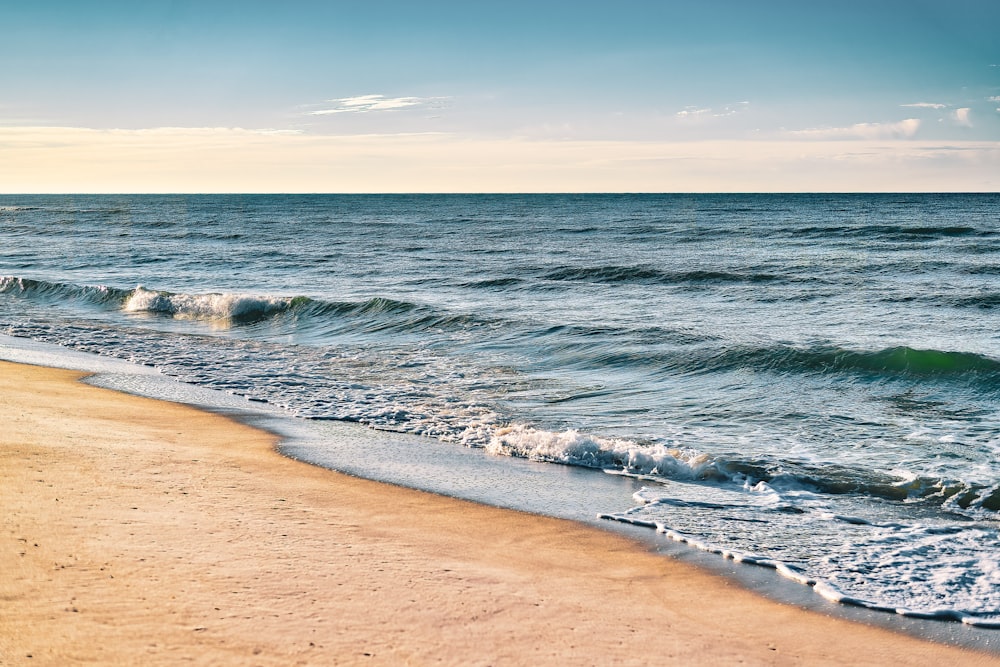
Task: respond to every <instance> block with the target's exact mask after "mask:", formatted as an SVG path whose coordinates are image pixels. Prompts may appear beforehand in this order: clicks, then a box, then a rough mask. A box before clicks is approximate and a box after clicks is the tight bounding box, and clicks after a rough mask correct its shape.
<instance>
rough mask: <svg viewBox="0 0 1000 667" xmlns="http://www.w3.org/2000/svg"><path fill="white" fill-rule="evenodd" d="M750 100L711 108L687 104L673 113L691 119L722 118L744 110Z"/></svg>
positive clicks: (678, 116)
mask: <svg viewBox="0 0 1000 667" xmlns="http://www.w3.org/2000/svg"><path fill="white" fill-rule="evenodd" d="M749 105H750V102H746V101H744V102H736V103H734V104H726V105H724V106H722V107H718V108H712V107H697V106H687V107H684V108H683V109H681V110H680V111H678V112H677V113H675V114H674V116H676V117H677V118H680V119H683V120H692V119H696V118H723V117H725V116H733V115H735V114H738V113H740V112H741V111H744V110H745V109H746V108H747V107H748V106H749Z"/></svg>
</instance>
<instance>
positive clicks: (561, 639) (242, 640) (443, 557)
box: [0, 362, 1000, 665]
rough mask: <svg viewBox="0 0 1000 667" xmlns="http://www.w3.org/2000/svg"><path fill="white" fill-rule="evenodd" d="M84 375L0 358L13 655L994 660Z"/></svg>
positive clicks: (3, 587)
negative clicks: (327, 455) (285, 450)
mask: <svg viewBox="0 0 1000 667" xmlns="http://www.w3.org/2000/svg"><path fill="white" fill-rule="evenodd" d="M80 376H81V374H80V373H77V372H70V371H64V370H55V369H48V368H39V367H31V366H24V365H17V364H10V363H5V362H0V414H2V415H3V418H2V430H0V480H2V484H0V507H2V519H3V528H2V533H0V544H2V549H0V664H3V665H22V664H25V665H26V664H31V665H65V664H79V663H87V662H90V663H94V664H102V665H117V664H134V665H157V664H164V665H176V664H184V663H189V662H190V663H193V664H205V665H208V664H220V665H236V664H239V665H251V664H253V665H296V664H316V665H323V664H391V665H397V664H415V665H422V664H455V665H479V664H481V665H489V664H532V665H534V664H577V665H586V664H595V665H597V664H685V665H691V664H712V665H736V664H749V665H765V664H767V665H770V664H775V665H823V664H836V665H847V664H851V665H891V664H906V665H932V664H933V665H941V664H950V665H980V664H983V665H985V664H1000V660H997V659H996V658H995V657H992V656H987V655H982V654H978V653H973V652H969V651H965V650H962V649H957V648H953V647H948V646H943V645H938V644H933V643H929V642H924V641H920V640H917V639H913V638H910V637H906V636H903V635H896V634H893V633H890V632H887V631H885V630H881V629H877V628H872V627H867V626H864V625H860V624H856V623H851V622H848V621H843V620H839V619H835V618H831V617H827V616H823V615H821V614H817V613H812V612H807V611H803V610H800V609H797V608H794V607H792V606H788V605H783V604H779V603H776V602H772V601H770V600H767V599H763V598H761V597H759V596H757V595H755V594H752V593H750V592H747V591H744V590H742V589H741V588H739V587H738V586H737V585H735V584H733V583H731V582H729V581H726V580H724V579H721V578H718V577H715V576H712V575H710V574H707V573H704V572H702V571H700V570H698V569H697V568H695V567H693V566H690V565H688V564H684V563H679V562H675V561H672V560H670V559H668V558H665V557H662V556H657V555H654V554H650V553H647V552H646V551H645V550H644V549H643V547H641V546H640V545H638V544H634V543H633V542H631V541H629V540H628V539H626V538H624V537H621V536H618V535H615V534H612V533H605V532H602V531H600V530H596V529H593V528H588V527H584V526H580V525H577V524H574V523H571V522H567V521H562V520H556V519H548V518H544V517H537V516H531V515H526V514H521V513H517V512H513V511H508V510H500V509H495V508H491V507H486V506H481V505H476V504H473V503H469V502H464V501H460V500H454V499H450V498H444V497H440V496H435V495H432V494H428V493H422V492H418V491H412V490H407V489H401V488H396V487H392V486H388V485H384V484H379V483H375V482H369V481H365V480H359V479H355V478H351V477H347V476H344V475H340V474H337V473H333V472H330V471H327V470H323V469H320V468H316V467H313V466H309V465H306V464H303V463H299V462H296V461H293V460H290V459H287V458H284V457H282V456H280V455H279V454H277V453H276V452H275V451H274V449H273V447H274V445H275V438H274V437H273V436H272V435H270V434H267V433H264V432H261V431H259V430H256V429H253V428H251V427H248V426H245V425H242V424H240V423H237V422H235V421H233V420H230V419H228V418H226V417H224V416H220V415H215V414H210V413H207V412H202V411H199V410H196V409H194V408H190V407H186V406H181V405H175V404H170V403H164V402H157V401H153V400H149V399H144V398H139V397H134V396H129V395H124V394H119V393H115V392H112V391H108V390H104V389H98V388H95V387H91V386H88V385H84V384H81V383H79V382H77V381H76V380H77V379H78V378H79V377H80ZM650 619H655V620H656V622H655V623H650V622H649V621H650ZM654 626H655V627H659V628H662V629H663V630H662V631H661V632H658V633H655V634H653V633H650V632H648V631H646V630H640V629H639V628H650V627H654Z"/></svg>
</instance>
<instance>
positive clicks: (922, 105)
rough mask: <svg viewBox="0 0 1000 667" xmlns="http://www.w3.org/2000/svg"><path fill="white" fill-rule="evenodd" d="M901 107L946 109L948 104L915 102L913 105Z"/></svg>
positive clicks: (902, 105)
mask: <svg viewBox="0 0 1000 667" xmlns="http://www.w3.org/2000/svg"><path fill="white" fill-rule="evenodd" d="M899 106H901V107H913V108H915V109H945V108H947V106H948V105H947V104H941V103H940V102H914V103H912V104H900V105H899Z"/></svg>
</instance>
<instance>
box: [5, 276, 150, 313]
mask: <svg viewBox="0 0 1000 667" xmlns="http://www.w3.org/2000/svg"><path fill="white" fill-rule="evenodd" d="M0 294H12V295H14V296H18V297H21V298H26V299H31V300H33V301H42V302H47V303H57V302H61V301H74V302H83V303H89V304H93V305H100V306H106V305H109V304H112V305H113V304H119V303H121V302H122V301H123V300H124V299H125V298H127V296H128V295H129V294H130V292H128V291H126V290H120V289H116V288H113V287H107V286H105V285H74V284H72V283H59V282H49V281H46V280H34V279H32V278H19V277H17V276H3V277H0Z"/></svg>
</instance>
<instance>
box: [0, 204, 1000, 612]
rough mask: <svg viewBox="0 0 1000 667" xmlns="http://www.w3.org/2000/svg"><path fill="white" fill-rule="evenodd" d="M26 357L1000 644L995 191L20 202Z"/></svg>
mask: <svg viewBox="0 0 1000 667" xmlns="http://www.w3.org/2000/svg"><path fill="white" fill-rule="evenodd" d="M0 334H4V335H5V336H8V337H11V338H10V339H9V340H11V341H15V342H14V346H15V347H16V346H17V345H19V344H21V343H23V345H24V346H25V347H26V348H30V346H31V345H32V344H36V343H50V344H55V345H58V346H60V347H61V348H64V349H66V350H67V351H69V350H73V351H83V352H88V353H95V354H97V355H101V356H102V358H107V359H119V360H124V361H127V362H129V364H131V365H133V366H134V367H135V368H141V369H145V370H143V372H142V373H138V374H137V375H135V376H134V377H132V378H131V379H128V378H126V379H121V377H124V375H121V374H119V375H120V376H121V377H119V378H118V380H115V373H108V374H107V375H108V377H109V378H110V379H108V381H107V382H108V384H110V385H115V382H116V381H117V382H118V384H120V385H122V388H125V389H130V388H132V389H134V390H136V391H140V392H141V391H142V385H143V381H142V380H136V379H135V378H146V377H152V376H153V375H161V376H163V377H166V378H172V379H173V380H178V381H180V382H181V383H183V384H182V385H179V386H183V387H187V388H189V390H190V393H189V396H188V399H189V400H190V401H191V402H199V401H200V400H201V399H200V398H199V397H202V396H203V394H199V393H198V392H207V391H209V390H211V391H212V392H214V393H218V392H222V394H219V395H225V396H227V397H228V398H227V399H226V400H227V401H231V402H233V403H234V404H245V405H248V406H260V407H261V408H262V409H265V408H266V409H267V410H270V411H271V412H272V413H274V414H278V415H280V416H281V419H284V420H285V421H286V422H287V423H288V424H289V425H290V426H289V427H288V428H289V432H292V431H295V430H296V429H298V431H300V432H302V433H309V434H311V435H309V436H302V440H301V442H300V443H299V444H298V445H296V441H295V439H294V438H292V439H291V440H290V442H289V443H288V444H287V447H286V451H287V452H288V453H290V454H291V455H295V456H296V457H298V458H304V459H306V460H309V461H311V462H314V463H318V464H321V465H328V466H330V467H334V468H337V469H343V470H347V471H349V472H351V473H352V474H359V475H363V476H369V477H372V478H376V479H388V480H390V481H399V479H397V477H394V475H396V474H397V472H398V474H399V475H402V476H404V477H405V479H403V480H402V483H406V484H408V485H412V486H417V487H419V488H426V489H429V490H435V491H442V489H443V490H444V492H449V493H454V494H455V495H463V496H469V497H473V498H475V499H480V500H482V499H485V500H486V501H490V502H496V503H497V504H501V505H504V504H507V505H509V506H518V507H523V508H526V509H529V510H535V511H542V512H546V507H547V506H548V504H551V503H554V504H556V505H558V504H559V503H560V502H569V499H572V503H574V504H575V505H574V506H575V507H578V508H579V511H582V512H583V513H584V514H586V515H587V516H589V517H592V518H597V517H600V518H601V520H602V521H603V522H606V523H607V524H608V525H609V526H610V525H612V524H629V525H631V526H634V527H639V528H643V529H648V533H649V535H650V536H651V537H652V536H656V535H657V534H658V535H659V536H660V539H662V540H674V541H677V542H680V543H683V544H686V545H688V546H689V547H690V548H692V549H699V550H702V551H704V552H706V553H709V554H716V555H717V556H718V557H719V558H722V557H725V558H728V559H731V560H733V561H736V562H737V563H743V564H745V565H746V567H758V566H763V567H766V568H769V569H773V570H775V571H777V572H778V573H780V574H781V575H783V576H784V577H785V578H787V579H789V580H792V581H797V582H800V583H802V584H805V585H806V586H809V587H811V588H812V589H813V590H814V591H816V593H818V594H819V595H822V596H823V597H825V598H827V599H829V600H831V601H833V602H839V603H843V604H849V605H857V606H863V607H869V608H872V609H879V610H886V611H891V612H894V613H897V614H904V615H909V616H915V617H919V618H933V619H942V620H955V621H961V622H963V623H966V624H969V625H974V626H981V627H1000V563H998V557H997V554H998V553H1000V533H998V530H1000V456H998V455H1000V402H998V401H1000V195H997V194H947V195H943V194H880V195H870V194H864V195H861V194H859V195H839V194H838V195H827V194H799V195H770V194H769V195H749V194H748V195H629V194H623V195H364V196H362V195H357V196H353V195H351V196H348V195H163V196H161V195H146V196H135V195H128V196H125V195H122V196H116V195H100V196H78V195H65V196H48V195H44V196H43V195H33V196H29V195H3V196H0ZM17 341H20V342H21V343H17ZM8 347H9V345H8ZM154 369H155V370H154ZM125 375H127V374H125ZM150 382H152V381H151V380H150ZM154 384H155V383H154ZM151 386H152V385H151ZM183 391H187V390H182V393H183ZM150 393H155V391H151V392H150ZM181 398H182V399H183V398H184V397H183V396H182V397H181ZM208 402H210V401H208ZM345 425H350V427H351V428H350V430H349V431H344V430H343V429H344V428H345ZM358 425H361V426H358ZM362 426H363V427H364V428H362ZM338 429H339V430H338ZM344 433H349V437H348V436H344V437H341V435H342V434H344ZM348 440H349V441H350V443H349V446H348V445H345V444H344V442H346V441H348ZM400 443H405V446H404V445H403V444H400ZM526 461H530V462H532V463H531V464H530V466H528V467H525V465H526ZM537 462H541V463H537ZM393 471H397V472H393ZM506 471H511V472H509V475H511V476H505V475H508V472H506ZM518 471H520V472H518ZM519 475H520V476H519ZM449 479H450V480H452V481H454V482H456V483H457V484H459V486H462V485H464V486H462V488H465V489H469V490H468V491H467V492H466V491H449V489H450V488H452V487H448V486H447V484H445V483H446V482H448V480H449ZM500 479H502V480H504V481H502V482H500V483H498V482H497V480H500ZM611 479H614V480H616V483H618V482H620V485H619V486H617V487H615V488H618V489H626V492H621V493H618V495H615V494H607V493H605V492H603V491H600V492H599V491H598V490H599V489H604V488H606V484H605V482H607V481H608V480H611ZM518 480H524V481H518ZM448 483H450V482H448ZM441 484H445V487H442V486H441ZM455 488H457V487H455ZM554 513H556V514H558V513H559V511H556V512H554Z"/></svg>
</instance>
